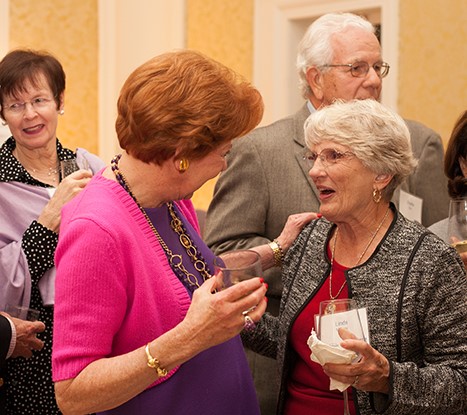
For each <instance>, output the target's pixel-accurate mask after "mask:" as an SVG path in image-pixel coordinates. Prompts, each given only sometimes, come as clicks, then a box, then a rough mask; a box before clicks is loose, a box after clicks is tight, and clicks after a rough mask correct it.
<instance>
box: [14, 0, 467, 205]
mask: <svg viewBox="0 0 467 415" xmlns="http://www.w3.org/2000/svg"><path fill="white" fill-rule="evenodd" d="M120 1H130V0H120ZM271 1H272V0H271ZM394 1H397V0H394ZM97 13H98V0H79V1H76V0H47V1H36V0H10V46H11V48H14V47H19V46H27V47H31V48H41V49H47V50H49V51H51V52H52V53H54V54H55V55H56V56H57V57H58V58H59V60H60V61H61V62H62V64H63V66H64V68H65V71H66V73H67V90H66V106H65V110H66V114H65V116H64V117H63V118H62V119H61V120H60V123H59V131H58V136H59V137H60V139H61V140H62V141H63V143H64V144H65V145H67V146H69V147H71V148H74V147H76V146H82V147H85V148H87V149H89V150H91V151H93V152H95V153H98V152H99V149H98V137H97V132H98V85H97V82H98V52H99V49H98V47H99V46H98V16H97ZM253 13H254V0H186V45H187V47H189V48H193V49H197V50H200V51H201V52H204V53H206V54H207V55H209V56H211V57H213V58H214V59H217V60H219V61H221V62H223V63H224V64H226V65H227V66H230V67H231V68H233V69H235V70H236V71H237V72H239V73H240V74H242V75H243V76H245V77H246V78H247V79H251V78H252V67H253ZM399 13H400V24H399V30H400V55H399V102H398V105H399V112H400V114H401V115H403V116H404V117H407V118H413V119H416V120H419V121H421V122H423V123H425V124H426V125H428V126H430V127H431V128H433V129H434V130H436V131H438V132H439V133H440V134H441V136H442V138H443V140H444V143H445V144H446V142H447V140H448V138H449V135H450V132H451V129H452V126H453V124H454V122H455V120H456V118H457V116H458V115H459V114H460V113H461V112H462V111H463V110H465V109H466V108H467V73H466V70H465V68H467V25H466V24H465V22H467V2H466V1H465V0H399ZM213 186H214V180H212V181H211V182H209V183H207V184H206V185H205V186H204V187H203V188H202V189H200V190H199V191H198V192H196V194H195V197H194V202H195V205H196V206H197V207H200V208H207V206H208V205H209V201H210V199H211V195H212V190H213Z"/></svg>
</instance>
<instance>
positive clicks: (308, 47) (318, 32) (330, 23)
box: [296, 13, 375, 99]
mask: <svg viewBox="0 0 467 415" xmlns="http://www.w3.org/2000/svg"><path fill="white" fill-rule="evenodd" d="M349 27H354V28H360V29H363V30H366V31H368V32H369V33H375V28H374V26H373V25H372V24H371V23H370V22H369V21H368V20H366V19H365V18H363V17H360V16H357V15H356V14H353V13H328V14H325V15H323V16H321V17H319V18H318V19H316V20H315V21H314V22H313V23H312V24H311V25H310V26H309V27H308V29H307V31H306V33H305V35H304V36H303V38H302V40H301V41H300V43H299V45H298V54H297V63H296V67H297V71H298V77H299V87H300V91H301V93H302V96H303V98H305V99H308V97H309V95H310V94H311V93H312V91H311V88H310V86H309V85H308V82H307V80H306V72H307V70H308V68H310V67H311V66H318V67H319V66H322V65H328V64H331V63H332V59H333V53H334V51H333V50H332V47H331V38H332V36H333V35H335V34H336V33H341V32H344V31H345V30H347V29H348V28H349Z"/></svg>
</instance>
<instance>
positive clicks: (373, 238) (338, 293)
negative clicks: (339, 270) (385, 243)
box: [329, 207, 390, 300]
mask: <svg viewBox="0 0 467 415" xmlns="http://www.w3.org/2000/svg"><path fill="white" fill-rule="evenodd" d="M389 211H390V207H388V209H387V210H386V213H385V214H384V217H383V220H382V221H381V222H380V224H379V225H378V227H377V228H376V231H375V232H374V233H373V235H372V236H371V238H370V240H369V242H368V243H367V245H366V246H365V249H364V250H363V252H362V253H361V254H360V256H359V257H358V261H357V263H356V264H355V265H354V266H353V267H352V268H355V267H356V266H357V265H359V264H360V261H361V260H362V258H363V256H364V255H365V254H366V251H368V248H369V247H370V245H371V243H372V242H373V241H374V240H375V238H376V235H377V234H378V232H379V230H380V229H381V227H382V226H383V223H384V221H385V220H386V218H387V217H388V214H389ZM338 234H339V228H338V227H336V234H335V236H334V243H333V245H332V251H331V272H330V273H329V297H330V298H331V300H335V299H336V298H337V297H339V295H340V293H341V292H342V290H343V289H344V287H345V285H346V284H347V279H346V280H345V281H344V283H343V284H342V286H341V288H339V291H338V292H337V294H336V295H332V269H333V268H334V254H335V252H336V243H337V235H338Z"/></svg>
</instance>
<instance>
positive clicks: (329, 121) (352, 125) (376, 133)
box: [305, 99, 417, 201]
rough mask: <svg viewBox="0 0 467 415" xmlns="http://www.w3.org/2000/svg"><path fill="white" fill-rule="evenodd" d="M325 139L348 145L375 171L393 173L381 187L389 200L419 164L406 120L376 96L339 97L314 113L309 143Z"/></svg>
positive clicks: (307, 130)
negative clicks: (360, 97) (375, 98)
mask: <svg viewBox="0 0 467 415" xmlns="http://www.w3.org/2000/svg"><path fill="white" fill-rule="evenodd" d="M322 141H331V142H334V143H336V144H340V145H344V146H346V147H349V148H350V149H351V151H352V153H354V154H355V156H356V157H357V158H358V159H359V160H360V161H361V162H362V164H363V165H364V166H365V167H366V168H368V169H369V170H371V171H372V172H374V173H376V174H389V175H392V176H393V179H392V180H391V182H390V183H389V184H388V186H386V188H385V189H384V190H383V191H382V196H383V198H384V200H386V201H389V200H391V198H392V195H393V194H394V190H395V189H396V187H397V186H398V185H399V184H401V183H402V181H403V180H404V179H405V178H407V177H408V176H409V175H410V174H412V173H413V171H414V169H415V167H416V166H417V160H416V159H415V158H414V156H413V154H412V146H411V144H410V132H409V129H408V128H407V125H406V124H405V122H404V120H403V119H402V117H400V116H399V115H398V114H396V113H395V112H393V111H391V110H389V109H388V108H386V107H384V106H383V105H382V104H380V103H379V102H377V101H376V100H373V99H363V100H352V101H347V102H344V101H343V100H336V101H335V102H334V103H333V104H331V105H328V106H326V107H324V108H322V109H320V110H319V111H316V112H314V113H312V114H311V115H310V116H309V117H308V119H307V120H306V122H305V142H306V145H307V147H309V148H311V147H313V146H315V145H317V144H318V143H320V142H322Z"/></svg>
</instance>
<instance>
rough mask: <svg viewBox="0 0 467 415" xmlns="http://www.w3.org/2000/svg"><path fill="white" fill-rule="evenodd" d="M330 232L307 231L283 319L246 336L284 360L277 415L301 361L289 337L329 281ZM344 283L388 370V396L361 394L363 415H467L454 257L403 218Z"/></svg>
mask: <svg viewBox="0 0 467 415" xmlns="http://www.w3.org/2000/svg"><path fill="white" fill-rule="evenodd" d="M393 209H394V207H393ZM394 210H395V209H394ZM331 229H332V224H331V223H329V222H328V221H326V220H325V219H319V220H316V221H314V222H312V223H311V224H310V225H308V226H307V227H306V228H305V229H304V230H303V231H302V232H301V234H300V235H299V237H298V238H297V240H296V242H295V244H294V245H293V246H292V247H291V249H290V250H289V252H288V254H287V257H286V260H285V264H284V269H283V273H282V276H283V284H284V292H283V296H282V301H281V307H280V314H279V317H273V316H271V315H269V314H265V315H264V316H263V318H262V320H261V322H260V323H259V324H258V327H257V329H256V330H255V331H254V332H251V333H246V334H244V335H242V337H243V340H244V342H245V343H246V344H247V346H248V347H250V348H252V349H253V350H254V351H256V352H258V353H261V354H264V355H266V356H270V357H276V358H277V363H278V367H279V369H280V372H281V388H280V396H279V404H278V413H279V414H280V413H282V411H283V406H284V402H285V399H286V382H287V378H288V375H289V372H290V370H291V368H292V366H293V363H294V359H295V355H294V351H293V349H292V348H291V347H290V343H289V339H288V333H289V331H290V328H291V326H292V324H293V323H294V321H295V319H296V318H297V316H298V314H299V313H300V312H301V310H302V309H303V307H304V306H305V305H306V304H307V303H308V302H309V301H310V299H311V298H312V297H313V295H314V293H315V292H316V291H317V290H318V289H319V287H320V286H321V284H322V283H323V282H324V280H325V279H326V278H327V275H328V274H329V269H330V262H329V258H328V256H327V254H326V246H327V243H328V238H329V235H330V231H331ZM346 278H347V283H348V287H349V295H350V296H351V297H353V298H354V299H356V301H357V303H358V305H359V306H360V307H367V312H368V320H369V321H368V323H369V330H370V339H371V345H372V346H373V347H374V348H375V349H377V350H378V351H379V352H381V353H382V354H383V355H384V356H386V358H388V360H389V361H390V366H391V373H390V393H389V395H385V394H380V393H367V392H363V391H360V390H354V402H355V404H356V406H357V409H358V412H359V413H360V414H362V415H367V414H388V415H417V414H423V415H428V414H431V415H434V414H438V415H441V414H442V415H448V414H449V415H454V414H456V415H457V414H467V278H466V274H465V270H464V267H463V265H462V262H461V260H460V258H459V257H458V256H457V254H456V252H455V251H454V250H453V249H452V248H451V247H449V246H448V245H446V244H445V243H444V242H443V241H441V240H440V239H439V238H438V237H436V236H435V235H434V234H432V233H431V232H429V231H427V230H426V229H425V228H423V227H422V226H420V225H418V224H415V223H413V222H411V221H408V220H407V219H406V218H404V217H403V216H402V215H400V214H398V213H397V212H396V215H395V218H394V221H393V223H392V224H391V227H390V228H389V230H388V232H387V233H386V235H385V237H384V238H383V240H382V241H381V243H380V244H379V246H378V247H377V249H376V250H375V252H374V253H373V255H372V256H371V257H370V258H369V259H368V261H366V262H365V263H364V264H362V265H360V266H358V267H356V268H353V269H350V270H348V271H347V272H346ZM310 409H312V408H310ZM310 413H315V412H310ZM316 413H317V414H318V413H319V409H316Z"/></svg>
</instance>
